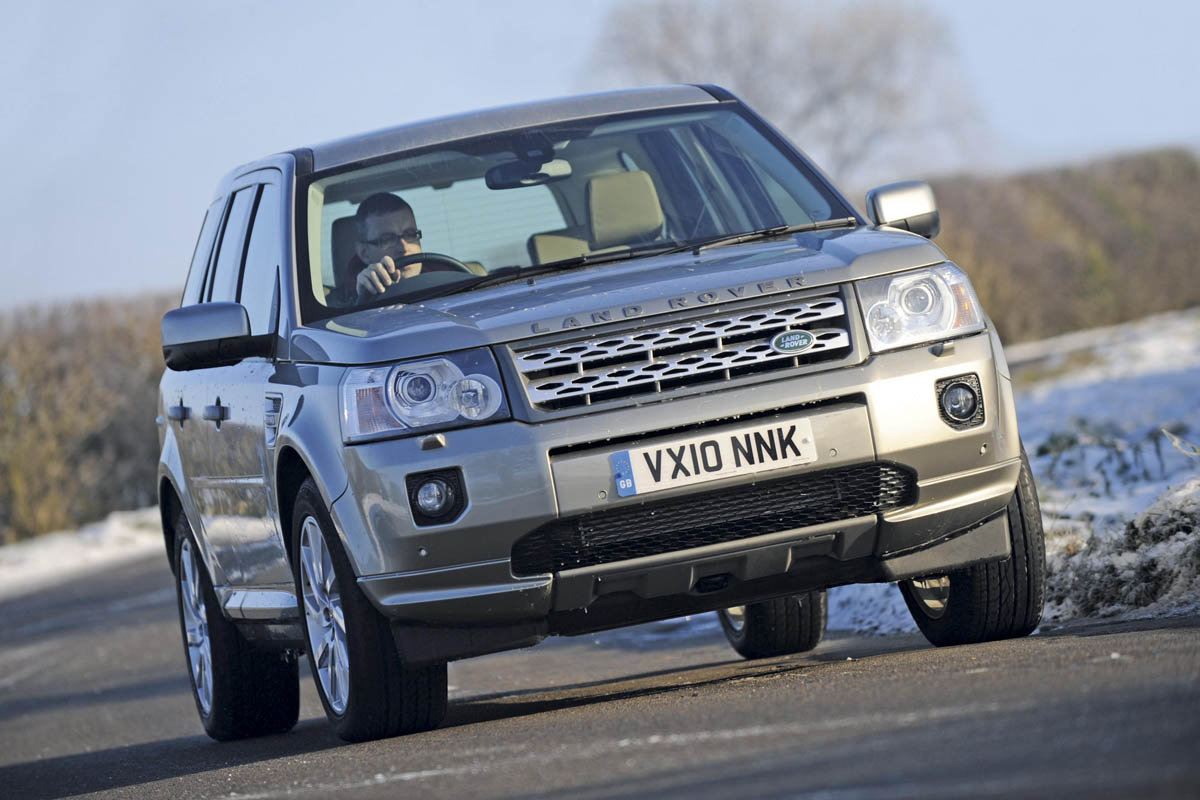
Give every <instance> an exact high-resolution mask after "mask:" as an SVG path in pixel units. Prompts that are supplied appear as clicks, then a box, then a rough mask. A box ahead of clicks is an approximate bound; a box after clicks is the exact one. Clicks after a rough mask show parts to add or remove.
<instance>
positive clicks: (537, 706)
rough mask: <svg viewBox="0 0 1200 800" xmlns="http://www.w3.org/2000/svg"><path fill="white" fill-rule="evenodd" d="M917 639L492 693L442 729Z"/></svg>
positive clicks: (817, 663) (782, 670)
mask: <svg viewBox="0 0 1200 800" xmlns="http://www.w3.org/2000/svg"><path fill="white" fill-rule="evenodd" d="M929 646H930V645H929V644H928V643H927V642H925V640H924V639H923V638H921V637H919V636H903V637H878V638H863V637H860V636H853V635H851V634H849V633H838V634H834V635H833V636H831V637H830V639H829V640H828V641H826V642H824V643H822V645H821V646H820V647H818V649H817V650H815V651H813V652H810V653H801V654H797V655H790V656H779V657H776V658H766V659H758V660H755V661H746V660H743V659H740V658H738V657H736V656H733V657H732V658H730V659H728V660H719V661H709V662H707V663H703V664H694V665H689V666H686V667H670V668H666V669H661V670H653V671H647V672H641V673H637V674H633V675H625V676H620V677H616V678H610V679H604V680H597V681H587V682H579V683H572V684H566V685H563V686H557V687H553V688H544V687H543V688H533V689H524V690H518V691H504V692H494V693H491V694H483V695H474V696H469V697H464V698H458V699H455V700H454V701H452V702H451V705H450V709H449V711H448V713H447V715H446V720H445V722H443V723H442V726H441V727H442V728H454V727H458V726H461V725H471V724H475V723H480V722H490V721H493V720H499V719H512V718H516V717H523V716H528V715H532V714H541V713H545V712H549V711H559V710H563V709H569V708H577V707H580V706H588V705H595V704H599V703H610V702H615V701H620V700H627V699H632V698H639V697H648V696H653V695H658V694H666V693H671V692H682V691H694V690H698V689H701V688H704V687H711V686H718V685H721V684H725V683H732V682H735V681H744V680H752V679H755V678H765V677H773V676H778V675H782V674H787V673H792V672H799V671H802V670H806V669H813V668H818V667H827V666H828V665H829V664H833V663H839V662H843V661H845V660H847V659H851V660H858V659H861V658H871V657H874V656H882V655H888V654H893V653H902V652H909V651H914V650H922V649H927V648H928V647H929Z"/></svg>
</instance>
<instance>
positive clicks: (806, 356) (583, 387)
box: [513, 294, 851, 410]
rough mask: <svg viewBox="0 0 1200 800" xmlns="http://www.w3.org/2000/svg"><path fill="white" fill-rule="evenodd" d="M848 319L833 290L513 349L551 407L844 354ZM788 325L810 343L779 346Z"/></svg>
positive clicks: (533, 388)
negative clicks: (792, 350) (790, 348)
mask: <svg viewBox="0 0 1200 800" xmlns="http://www.w3.org/2000/svg"><path fill="white" fill-rule="evenodd" d="M849 327H850V326H849V322H848V320H847V319H846V306H845V303H844V302H843V300H842V298H841V297H840V296H838V295H836V294H830V295H825V296H821V297H815V298H809V299H806V300H804V301H795V300H794V301H792V302H789V303H784V304H776V305H773V306H768V307H765V308H754V309H747V310H744V311H740V312H736V313H731V314H730V313H727V314H724V315H721V316H718V317H707V318H700V319H697V320H692V321H688V322H682V323H676V324H673V325H666V326H660V327H654V328H642V329H639V330H635V331H631V332H629V333H626V334H619V335H614V336H604V337H599V338H593V339H586V340H577V341H572V342H567V343H564V344H558V345H553V346H550V347H539V348H533V349H529V350H522V351H519V352H515V353H514V354H513V355H514V361H515V363H516V366H517V369H518V370H519V371H520V373H521V377H522V378H523V381H524V384H525V391H526V393H527V395H528V397H529V402H530V403H531V404H533V406H534V407H535V408H541V409H546V410H553V409H560V408H570V407H573V406H584V405H590V404H592V403H593V402H600V401H604V400H612V399H616V398H620V397H628V396H633V395H639V394H653V393H657V392H662V391H666V390H671V389H676V388H680V387H684V386H691V385H695V384H700V383H705V382H709V381H725V380H729V379H730V378H734V377H739V376H742V375H749V374H753V373H757V372H771V371H777V370H787V369H794V368H796V367H800V366H804V365H809V364H815V363H820V362H823V361H830V360H835V359H839V358H843V357H845V356H847V355H849V353H850V344H851V342H850V333H849ZM789 330H806V331H808V332H809V333H810V334H812V336H813V338H814V341H813V344H812V346H811V347H809V348H808V349H807V350H805V351H804V352H802V353H799V354H789V353H777V352H776V351H775V350H773V349H772V348H771V340H772V338H774V336H775V335H777V334H779V333H782V332H784V331H789Z"/></svg>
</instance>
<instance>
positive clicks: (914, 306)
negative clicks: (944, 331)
mask: <svg viewBox="0 0 1200 800" xmlns="http://www.w3.org/2000/svg"><path fill="white" fill-rule="evenodd" d="M933 303H934V294H933V292H932V291H931V290H930V289H929V287H928V286H925V285H923V284H920V283H918V284H917V285H916V286H910V287H909V288H907V289H905V290H904V294H902V295H900V305H901V306H903V308H904V310H905V312H907V313H909V314H912V315H914V316H919V315H921V314H928V313H929V312H930V311H931V310H932V309H933Z"/></svg>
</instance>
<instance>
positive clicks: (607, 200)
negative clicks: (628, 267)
mask: <svg viewBox="0 0 1200 800" xmlns="http://www.w3.org/2000/svg"><path fill="white" fill-rule="evenodd" d="M585 201H586V203H587V215H588V223H589V224H588V227H587V228H586V229H585V228H582V227H575V228H562V229H561V230H557V231H546V232H545V233H535V234H534V235H533V236H530V237H529V243H528V246H529V256H530V258H532V259H533V263H535V264H545V263H547V262H550V261H560V260H562V259H566V258H575V257H577V256H583V255H591V254H593V253H599V252H611V251H614V250H621V249H625V248H627V247H629V246H630V245H632V244H637V243H639V242H643V241H645V240H647V239H648V238H653V237H656V236H658V235H660V234H661V232H662V227H663V213H662V206H661V205H659V202H658V192H657V191H656V190H655V189H654V182H653V181H652V180H651V179H650V175H649V174H648V173H646V172H642V171H640V170H639V171H635V172H618V173H614V174H612V175H601V176H599V177H596V178H592V179H591V180H590V181H588V184H587V190H586V195H585Z"/></svg>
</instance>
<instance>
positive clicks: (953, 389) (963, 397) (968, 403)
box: [942, 383, 979, 422]
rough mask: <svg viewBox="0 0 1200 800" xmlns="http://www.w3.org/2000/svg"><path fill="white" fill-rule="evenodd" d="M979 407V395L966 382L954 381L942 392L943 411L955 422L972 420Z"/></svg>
mask: <svg viewBox="0 0 1200 800" xmlns="http://www.w3.org/2000/svg"><path fill="white" fill-rule="evenodd" d="M978 408H979V396H978V395H976V394H975V390H974V389H972V388H971V387H970V386H968V385H967V384H965V383H952V384H950V385H949V386H947V387H946V391H944V392H942V411H945V412H946V416H947V417H949V418H950V419H952V420H954V421H955V422H970V421H971V420H972V419H973V418H974V417H975V411H976V410H977V409H978Z"/></svg>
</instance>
